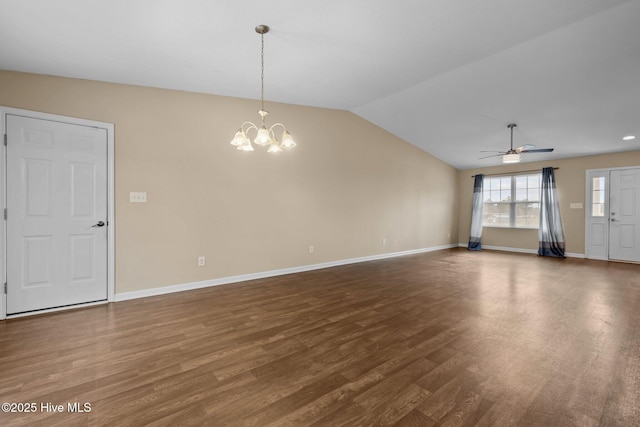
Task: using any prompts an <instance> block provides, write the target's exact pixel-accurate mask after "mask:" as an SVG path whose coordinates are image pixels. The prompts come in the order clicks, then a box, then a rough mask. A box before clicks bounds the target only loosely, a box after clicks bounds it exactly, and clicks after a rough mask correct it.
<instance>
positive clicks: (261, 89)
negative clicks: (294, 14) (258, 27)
mask: <svg viewBox="0 0 640 427" xmlns="http://www.w3.org/2000/svg"><path fill="white" fill-rule="evenodd" d="M260 39H261V42H262V43H261V48H260V61H261V65H260V105H261V106H262V110H263V111H264V33H263V34H260ZM262 121H263V122H264V118H263V119H262Z"/></svg>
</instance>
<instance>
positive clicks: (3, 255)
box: [0, 106, 116, 320]
mask: <svg viewBox="0 0 640 427" xmlns="http://www.w3.org/2000/svg"><path fill="white" fill-rule="evenodd" d="M7 114H11V115H16V116H23V117H29V118H34V119H41V120H51V121H56V122H62V123H69V124H73V125H80V126H91V127H96V128H99V129H105V130H106V132H107V220H108V224H109V226H108V227H107V302H113V301H115V226H116V223H115V208H114V200H115V197H114V196H115V191H114V190H115V180H114V173H115V161H114V153H115V150H114V125H113V123H105V122H98V121H95V120H86V119H80V118H77V117H69V116H61V115H56V114H49V113H42V112H38V111H30V110H22V109H17V108H10V107H3V106H0V135H2V138H3V141H6V139H4V138H6V133H7V130H6V123H7ZM1 147H2V149H1V150H0V200H1V201H2V208H3V212H2V217H1V218H2V219H3V224H2V226H1V227H0V286H1V288H0V320H4V319H6V318H12V317H21V316H25V315H30V314H41V313H47V312H52V311H59V310H65V309H69V308H77V307H81V306H83V304H79V305H74V306H71V307H63V308H54V309H46V310H38V311H35V312H33V313H26V314H18V315H15V316H7V295H6V293H5V292H4V286H5V285H4V284H5V283H6V280H7V270H6V260H7V222H6V221H4V209H6V208H7V171H6V164H7V163H6V162H7V157H6V156H7V151H6V146H5V145H4V143H3V144H2V146H1ZM99 304H100V303H99ZM86 305H95V303H90V304H86Z"/></svg>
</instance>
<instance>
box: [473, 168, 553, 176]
mask: <svg viewBox="0 0 640 427" xmlns="http://www.w3.org/2000/svg"><path fill="white" fill-rule="evenodd" d="M558 169H560V168H553V170H558ZM540 171H542V169H533V170H530V171H518V172H505V173H490V174H487V175H485V176H507V175H521V174H525V173H531V172H540ZM478 175H481V174H478ZM475 177H476V176H475V175H471V178H475Z"/></svg>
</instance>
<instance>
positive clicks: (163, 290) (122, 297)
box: [115, 243, 458, 302]
mask: <svg viewBox="0 0 640 427" xmlns="http://www.w3.org/2000/svg"><path fill="white" fill-rule="evenodd" d="M457 246H458V245H457V244H455V243H453V244H449V245H443V246H434V247H431V248H422V249H412V250H408V251H401V252H392V253H386V254H380V255H371V256H366V257H360V258H351V259H344V260H338V261H330V262H323V263H320V264H311V265H303V266H300V267H291V268H282V269H278V270H270V271H261V272H258V273H249V274H241V275H238V276H228V277H221V278H219V279H211V280H203V281H201V282H192V283H183V284H180V285H169V286H161V287H159V288H151V289H143V290H140V291H130V292H122V293H117V292H116V294H115V301H116V302H117V301H127V300H131V299H137V298H146V297H152V296H157V295H165V294H172V293H174V292H183V291H190V290H194V289H201V288H208V287H210V286H219V285H228V284H231V283H237V282H245V281H247V280H255V279H264V278H267V277H274V276H282V275H285V274H292V273H302V272H305V271H312V270H320V269H322V268H329V267H337V266H340V265H347V264H355V263H359V262H366V261H375V260H380V259H385V258H395V257H399V256H405V255H414V254H420V253H425V252H433V251H440V250H444V249H451V248H455V247H457ZM116 291H117V289H116Z"/></svg>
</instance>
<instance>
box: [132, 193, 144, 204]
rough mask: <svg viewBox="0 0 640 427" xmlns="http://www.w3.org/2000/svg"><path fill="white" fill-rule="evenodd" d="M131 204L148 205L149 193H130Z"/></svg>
mask: <svg viewBox="0 0 640 427" xmlns="http://www.w3.org/2000/svg"><path fill="white" fill-rule="evenodd" d="M129 202H131V203H147V193H146V192H144V191H132V192H130V193H129Z"/></svg>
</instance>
